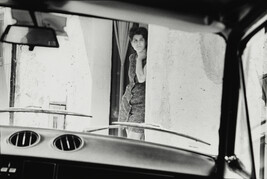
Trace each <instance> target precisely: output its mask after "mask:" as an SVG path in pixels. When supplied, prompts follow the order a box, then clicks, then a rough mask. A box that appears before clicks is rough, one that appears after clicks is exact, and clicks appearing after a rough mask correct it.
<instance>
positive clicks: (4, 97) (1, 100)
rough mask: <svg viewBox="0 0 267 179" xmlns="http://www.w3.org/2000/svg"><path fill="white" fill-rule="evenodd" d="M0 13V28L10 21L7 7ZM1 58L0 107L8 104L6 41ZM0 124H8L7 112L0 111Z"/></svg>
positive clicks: (9, 66)
mask: <svg viewBox="0 0 267 179" xmlns="http://www.w3.org/2000/svg"><path fill="white" fill-rule="evenodd" d="M0 13H3V16H4V18H3V20H4V24H3V27H1V28H2V30H4V29H5V27H6V26H7V24H9V23H11V22H12V21H11V11H10V9H9V8H1V9H0ZM2 48H3V49H2V50H3V58H2V59H1V60H0V108H2V109H3V108H7V107H8V106H9V88H10V83H9V81H10V68H11V45H10V44H7V43H3V44H2ZM0 118H1V120H0V124H4V125H7V124H9V114H8V113H0Z"/></svg>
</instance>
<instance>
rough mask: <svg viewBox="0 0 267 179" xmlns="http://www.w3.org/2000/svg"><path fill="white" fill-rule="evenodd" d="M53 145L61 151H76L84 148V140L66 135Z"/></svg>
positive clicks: (56, 140)
mask: <svg viewBox="0 0 267 179" xmlns="http://www.w3.org/2000/svg"><path fill="white" fill-rule="evenodd" d="M53 145H54V147H56V148H57V149H59V150H61V151H74V150H78V149H80V148H81V147H82V145H83V140H82V139H81V138H80V137H78V136H76V135H73V134H65V135H61V136H59V137H57V138H56V139H55V140H54V142H53Z"/></svg>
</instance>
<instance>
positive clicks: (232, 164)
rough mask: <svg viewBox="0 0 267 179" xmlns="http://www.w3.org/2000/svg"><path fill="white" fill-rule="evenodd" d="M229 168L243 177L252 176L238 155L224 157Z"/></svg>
mask: <svg viewBox="0 0 267 179" xmlns="http://www.w3.org/2000/svg"><path fill="white" fill-rule="evenodd" d="M224 159H225V161H226V163H227V164H228V166H229V168H230V169H231V170H232V171H234V172H235V173H237V174H239V175H240V176H241V177H243V178H250V176H251V175H250V173H249V172H248V171H247V170H246V168H245V166H244V164H243V163H242V162H241V160H239V159H238V158H237V156H236V155H231V156H225V157H224Z"/></svg>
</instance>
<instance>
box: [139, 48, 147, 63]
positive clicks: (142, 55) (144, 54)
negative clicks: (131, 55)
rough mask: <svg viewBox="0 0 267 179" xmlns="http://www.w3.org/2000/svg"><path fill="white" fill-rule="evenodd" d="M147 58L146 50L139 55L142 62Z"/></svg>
mask: <svg viewBox="0 0 267 179" xmlns="http://www.w3.org/2000/svg"><path fill="white" fill-rule="evenodd" d="M145 58H146V49H144V50H142V51H141V52H139V53H137V60H138V61H142V60H144V59H145Z"/></svg>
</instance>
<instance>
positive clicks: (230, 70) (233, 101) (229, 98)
mask: <svg viewBox="0 0 267 179" xmlns="http://www.w3.org/2000/svg"><path fill="white" fill-rule="evenodd" d="M266 13H267V3H266V2H264V1H261V2H260V3H258V4H257V6H255V7H253V9H252V10H251V11H250V12H249V13H248V14H247V15H246V16H245V17H244V18H243V19H242V20H241V21H240V22H239V23H237V24H236V25H235V26H234V27H233V28H232V29H231V31H230V33H229V34H228V35H226V39H227V40H226V41H227V46H226V54H225V66H224V75H223V77H224V80H223V91H222V103H221V119H220V120H221V121H220V129H219V141H220V142H219V155H218V158H217V167H218V170H217V177H218V178H224V174H225V168H226V160H225V158H226V157H230V156H234V155H235V152H234V149H235V134H236V124H237V113H238V99H239V94H240V87H241V85H240V84H241V80H242V78H241V73H240V63H239V62H240V58H241V55H242V53H243V50H244V48H245V46H246V43H247V42H248V40H249V39H250V38H251V37H252V36H253V35H254V34H255V33H256V32H257V31H258V29H259V28H260V26H262V24H260V25H258V26H256V27H255V28H254V29H253V30H252V31H251V27H252V26H254V25H255V24H257V22H258V21H259V20H260V19H261V18H262V17H263V16H264V15H266ZM246 113H247V117H248V109H247V108H246ZM247 119H248V122H249V118H247ZM249 145H250V148H251V151H250V153H251V160H252V165H253V166H252V168H253V171H252V176H251V177H252V178H256V175H255V163H254V156H253V151H252V150H253V148H252V138H251V131H249Z"/></svg>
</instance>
